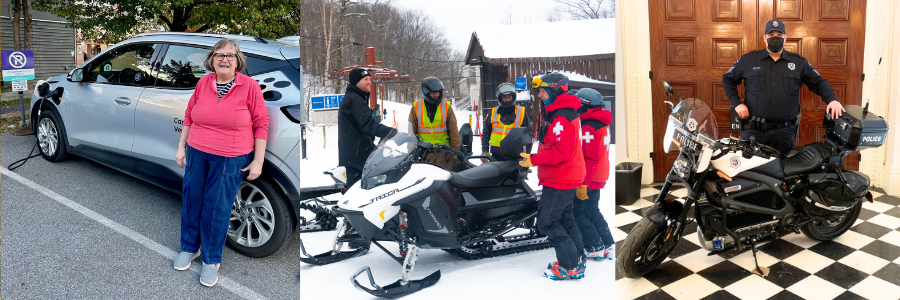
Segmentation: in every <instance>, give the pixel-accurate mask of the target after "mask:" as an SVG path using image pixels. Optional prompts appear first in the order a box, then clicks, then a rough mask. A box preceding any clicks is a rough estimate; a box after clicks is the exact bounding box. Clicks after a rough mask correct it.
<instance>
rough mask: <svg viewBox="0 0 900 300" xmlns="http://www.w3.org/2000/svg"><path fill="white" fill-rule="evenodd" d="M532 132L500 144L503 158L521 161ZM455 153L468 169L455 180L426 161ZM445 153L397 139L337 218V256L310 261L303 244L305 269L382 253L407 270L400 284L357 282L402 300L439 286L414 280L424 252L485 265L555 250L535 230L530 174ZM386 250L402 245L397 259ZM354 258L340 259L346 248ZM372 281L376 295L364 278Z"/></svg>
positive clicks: (371, 163) (374, 157)
mask: <svg viewBox="0 0 900 300" xmlns="http://www.w3.org/2000/svg"><path fill="white" fill-rule="evenodd" d="M531 142H532V140H531V136H530V134H529V133H528V132H527V131H526V129H525V128H513V129H512V130H511V131H510V133H509V135H508V136H507V137H506V138H504V139H503V141H502V142H501V152H502V154H503V155H504V156H507V157H514V156H515V155H518V154H519V153H520V152H522V150H523V149H524V147H525V145H529V144H531ZM438 152H450V153H454V154H456V155H457V157H459V158H460V161H461V162H463V163H464V164H466V165H467V166H468V169H466V170H464V171H461V172H449V171H447V170H445V169H443V168H441V167H438V166H436V165H434V164H431V163H428V162H425V161H424V158H425V157H426V156H427V155H428V154H429V153H438ZM482 158H484V159H489V160H493V159H492V158H490V157H489V156H472V155H469V156H466V155H465V153H463V152H462V151H456V150H453V149H451V148H450V147H448V146H446V145H440V144H434V145H432V144H431V143H427V142H419V141H418V140H417V139H416V138H415V137H414V136H410V135H407V134H406V133H398V134H397V135H395V136H394V137H392V138H390V139H388V140H384V141H381V142H380V143H379V146H378V148H377V149H375V151H374V152H373V153H372V154H371V155H370V156H369V158H368V160H367V161H366V165H365V167H364V169H363V175H362V180H360V181H359V182H357V183H355V184H354V185H353V186H352V187H350V189H348V190H347V192H346V194H344V196H343V198H341V200H339V203H338V204H337V206H336V207H334V208H332V210H333V211H334V212H335V213H336V214H338V215H340V216H341V217H343V221H342V222H341V223H340V224H339V225H338V229H337V232H336V234H335V239H334V243H333V250H332V251H329V252H325V253H322V254H319V255H315V256H310V255H309V254H307V252H306V249H305V248H304V246H303V243H302V241H301V243H300V245H301V246H300V248H301V252H302V255H303V256H302V257H301V261H303V262H305V263H307V264H312V265H324V264H329V263H333V262H337V261H341V260H345V259H348V258H351V257H355V256H359V255H362V254H364V253H365V252H366V251H367V250H368V245H369V244H370V243H371V244H372V245H375V246H377V247H378V248H380V249H381V250H383V251H384V252H385V253H387V254H388V255H389V256H391V257H392V258H393V259H394V260H395V261H397V263H399V264H400V265H401V266H402V267H401V279H400V280H397V281H396V282H394V283H392V284H389V285H387V286H379V285H378V284H377V283H376V282H375V280H374V278H373V276H372V272H371V270H370V269H369V267H368V266H364V267H362V268H361V269H359V270H358V271H356V273H354V274H353V276H352V277H351V281H352V283H353V284H354V286H356V287H357V288H359V289H361V290H363V291H366V292H368V293H370V294H372V295H374V296H379V297H401V296H404V295H408V294H412V293H414V292H417V291H419V290H421V289H423V288H426V287H429V286H431V285H434V284H435V283H436V282H437V281H438V280H439V279H440V276H441V275H440V271H436V272H434V273H432V274H430V275H428V276H426V277H424V278H423V279H419V280H412V279H411V275H412V272H413V268H414V267H415V264H416V260H417V258H418V251H419V249H442V250H445V251H447V252H450V253H453V254H455V255H458V256H461V257H463V258H467V259H479V258H486V257H493V256H499V255H506V254H512V253H518V252H523V251H531V250H537V249H543V248H546V247H549V242H548V241H547V237H546V235H543V234H541V233H540V232H539V231H538V230H537V229H536V228H535V227H534V224H535V218H536V215H537V211H538V197H537V196H536V194H535V192H534V191H533V190H532V189H531V188H530V187H529V186H528V185H527V184H526V183H525V177H526V175H527V174H528V168H524V167H521V166H519V164H518V161H489V162H487V163H483V164H481V165H478V166H476V165H474V164H472V163H470V162H469V160H470V159H482ZM382 242H396V243H398V244H399V248H400V253H399V255H394V253H391V251H388V250H387V249H386V248H385V247H384V246H382V245H381V243H382ZM345 244H346V245H348V246H349V247H350V248H354V247H358V248H356V249H355V250H350V251H341V248H342V247H343V246H344V245H345ZM364 272H365V273H367V275H368V279H369V284H370V285H371V287H372V288H369V287H366V286H363V285H362V284H361V283H360V282H359V281H358V280H357V277H358V276H359V275H360V274H362V273H364Z"/></svg>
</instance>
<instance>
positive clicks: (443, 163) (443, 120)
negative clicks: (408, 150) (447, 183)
mask: <svg viewBox="0 0 900 300" xmlns="http://www.w3.org/2000/svg"><path fill="white" fill-rule="evenodd" d="M422 96H423V98H422V99H420V100H419V101H416V102H414V103H413V107H412V109H410V111H409V123H410V125H411V126H410V128H411V131H410V132H411V133H412V134H415V135H416V136H418V137H419V140H420V141H425V142H429V143H432V144H442V145H448V146H450V148H453V150H457V151H458V150H459V148H460V146H461V145H462V141H461V140H460V137H459V127H457V126H456V114H455V113H453V107H451V105H450V101H445V100H443V97H444V84H443V83H441V80H440V79H437V78H434V77H427V78H425V79H422ZM426 159H427V160H428V161H429V162H431V163H434V164H436V165H438V166H440V167H442V168H444V169H447V170H450V169H452V168H453V166H454V165H456V164H457V163H459V159H458V158H457V157H456V155H455V154H453V153H449V152H443V153H431V154H428V157H426Z"/></svg>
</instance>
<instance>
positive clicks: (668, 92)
mask: <svg viewBox="0 0 900 300" xmlns="http://www.w3.org/2000/svg"><path fill="white" fill-rule="evenodd" d="M663 87H664V88H666V97H668V96H669V95H674V94H675V92H673V91H672V86H671V85H669V83H668V82H665V81H663Z"/></svg>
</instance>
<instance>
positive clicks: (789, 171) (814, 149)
mask: <svg viewBox="0 0 900 300" xmlns="http://www.w3.org/2000/svg"><path fill="white" fill-rule="evenodd" d="M830 152H831V149H830V148H828V146H827V145H825V144H824V143H813V144H809V145H806V146H803V149H801V150H800V152H799V153H797V154H795V155H794V156H791V157H788V158H785V159H784V160H783V161H782V162H783V164H784V174H785V176H792V175H797V174H802V173H808V172H810V171H813V170H815V169H818V168H819V167H821V166H822V164H823V163H825V161H826V154H827V153H830Z"/></svg>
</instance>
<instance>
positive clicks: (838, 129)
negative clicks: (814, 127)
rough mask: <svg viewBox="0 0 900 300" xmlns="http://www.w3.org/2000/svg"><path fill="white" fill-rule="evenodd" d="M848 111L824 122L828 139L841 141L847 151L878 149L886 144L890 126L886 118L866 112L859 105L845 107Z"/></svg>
mask: <svg viewBox="0 0 900 300" xmlns="http://www.w3.org/2000/svg"><path fill="white" fill-rule="evenodd" d="M844 109H846V110H847V111H846V112H844V113H843V114H841V116H840V117H839V118H837V119H831V118H828V117H826V118H825V120H824V121H823V124H822V125H823V126H824V127H825V132H826V134H825V137H826V139H829V140H832V141H836V142H837V141H840V143H841V144H843V145H844V147H845V148H846V150H856V149H864V148H876V147H879V146H881V145H883V144H884V139H885V137H886V136H887V131H888V125H887V122H885V121H884V118H882V117H880V116H878V115H875V114H873V113H867V112H864V110H863V108H862V107H859V105H845V106H844Z"/></svg>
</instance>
